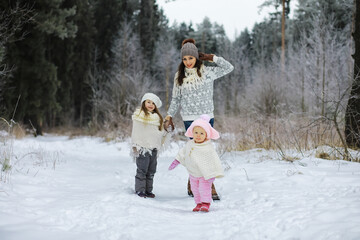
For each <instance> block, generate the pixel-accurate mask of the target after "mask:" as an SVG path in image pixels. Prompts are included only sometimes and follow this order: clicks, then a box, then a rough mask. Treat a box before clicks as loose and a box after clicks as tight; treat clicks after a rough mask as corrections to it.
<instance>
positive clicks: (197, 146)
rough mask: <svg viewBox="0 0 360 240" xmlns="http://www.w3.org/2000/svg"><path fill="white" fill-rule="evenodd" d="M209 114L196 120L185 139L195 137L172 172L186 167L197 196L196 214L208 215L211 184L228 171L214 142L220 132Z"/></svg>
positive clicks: (172, 166) (192, 189)
mask: <svg viewBox="0 0 360 240" xmlns="http://www.w3.org/2000/svg"><path fill="white" fill-rule="evenodd" d="M209 120H210V116H209V115H206V114H204V115H201V116H200V118H199V119H196V120H195V121H193V123H192V124H191V125H190V127H189V128H188V130H187V131H186V133H185V136H187V137H192V138H193V139H192V140H189V141H188V142H187V143H186V145H185V147H183V148H182V149H181V150H180V151H179V153H178V155H177V156H176V159H175V160H174V161H173V162H172V163H171V165H170V167H169V170H172V169H174V168H175V167H176V166H177V165H178V164H179V163H181V164H182V165H184V166H185V167H186V169H187V170H188V172H189V175H190V185H191V191H192V192H193V194H194V200H195V203H196V207H195V208H194V209H193V211H194V212H198V211H203V212H208V211H209V208H210V203H211V185H212V183H213V182H214V180H215V178H216V177H223V176H224V170H223V168H222V166H221V162H220V159H219V156H218V155H217V153H216V151H215V149H214V146H213V145H212V143H211V141H210V139H218V138H219V137H220V135H219V133H218V132H217V131H216V130H215V129H214V128H212V127H211V125H210V123H209Z"/></svg>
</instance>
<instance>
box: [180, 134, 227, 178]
mask: <svg viewBox="0 0 360 240" xmlns="http://www.w3.org/2000/svg"><path fill="white" fill-rule="evenodd" d="M176 159H177V160H178V161H179V162H180V163H181V165H183V166H184V167H186V169H187V170H188V172H189V174H190V175H192V176H194V177H204V178H205V179H206V180H207V179H210V178H213V177H217V178H219V177H223V176H224V170H223V168H222V166H221V162H220V158H219V156H218V154H217V153H216V151H215V148H214V146H213V145H212V142H211V140H208V141H205V142H203V143H195V142H194V140H190V141H188V142H187V143H186V144H185V146H184V147H183V148H182V149H180V151H179V153H178V154H177V155H176Z"/></svg>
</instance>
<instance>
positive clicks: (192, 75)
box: [173, 65, 204, 96]
mask: <svg viewBox="0 0 360 240" xmlns="http://www.w3.org/2000/svg"><path fill="white" fill-rule="evenodd" d="M200 73H201V77H199V75H198V74H197V68H185V77H184V79H183V84H182V85H181V86H180V85H179V82H178V81H177V78H178V73H176V88H174V91H173V95H175V96H178V95H179V94H181V91H182V90H185V89H186V90H190V89H194V90H196V89H198V88H199V86H201V85H203V84H204V78H203V75H204V65H201V67H200Z"/></svg>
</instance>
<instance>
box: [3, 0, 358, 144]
mask: <svg viewBox="0 0 360 240" xmlns="http://www.w3.org/2000/svg"><path fill="white" fill-rule="evenodd" d="M290 1H294V0H264V1H263V2H264V3H263V7H267V8H270V9H271V13H270V14H269V16H268V17H267V18H265V19H264V20H263V21H261V22H259V23H256V24H255V25H254V26H253V28H252V29H245V30H244V31H242V32H241V33H240V34H239V35H238V36H237V37H236V38H235V39H234V40H230V39H229V37H228V36H227V35H226V34H225V30H224V26H222V25H219V24H218V23H216V22H213V21H212V19H211V18H205V19H203V21H202V22H201V23H200V24H192V23H190V24H187V23H174V24H170V23H169V20H168V18H167V16H166V15H165V14H164V12H163V10H162V9H161V8H160V7H159V5H158V4H157V2H156V0H11V1H10V0H0V18H1V19H0V117H2V118H3V119H6V120H8V121H9V122H15V123H18V124H20V125H21V126H23V128H24V129H28V131H33V133H34V134H35V135H41V134H43V133H44V132H48V131H51V130H53V129H58V128H64V129H82V130H84V131H86V132H87V133H89V134H96V133H98V132H100V131H105V132H113V133H114V134H116V135H127V134H129V131H130V130H131V129H130V127H129V126H130V124H131V114H132V113H133V111H134V109H135V108H136V107H137V106H138V105H139V101H140V99H141V97H142V95H143V94H144V93H145V92H154V93H156V94H157V95H158V96H160V98H161V99H162V100H163V106H164V107H162V108H161V109H160V110H161V112H162V113H163V115H164V116H165V115H166V110H167V108H168V106H169V103H170V100H171V93H172V86H173V81H174V74H175V72H176V71H177V67H178V64H179V63H180V57H179V52H180V48H181V42H182V40H183V39H185V38H194V39H195V40H196V45H197V46H198V48H199V50H200V51H201V52H205V53H212V54H216V55H218V56H222V57H224V58H225V59H227V60H228V61H229V62H230V63H232V64H233V65H234V67H235V69H234V71H233V72H231V73H230V74H228V75H227V76H225V77H224V78H222V79H221V80H219V81H216V82H215V88H214V103H215V116H216V120H217V122H216V124H218V125H217V126H218V128H220V129H221V130H222V131H224V132H231V133H233V134H237V139H238V142H232V143H228V144H227V146H228V147H230V148H232V149H238V150H241V149H247V148H252V147H266V148H272V147H280V146H281V147H283V146H285V147H295V148H298V149H307V148H311V147H314V146H317V145H320V144H328V145H331V146H344V145H347V144H348V145H349V146H353V147H360V137H359V132H360V131H359V128H360V127H359V126H360V121H359V117H358V116H359V112H360V110H359V109H358V108H359V104H358V105H357V103H354V104H355V105H354V106H355V108H354V107H353V108H352V109H353V111H355V112H352V115H351V116H353V115H355V116H357V122H356V121H355V125H354V121H353V122H352V123H351V124H352V125H351V126H352V128H351V129H350V130H349V131H350V132H351V133H354V134H353V135H352V136H353V137H352V138H347V139H346V136H345V133H344V132H345V125H346V121H345V120H346V117H345V116H346V109H347V106H348V102H349V99H350V98H351V93H352V91H351V89H354V82H356V79H354V58H353V56H352V55H353V54H354V49H355V44H354V42H355V41H354V39H353V35H354V34H353V33H354V32H355V31H354V30H355V29H354V28H355V12H356V11H355V9H356V8H355V1H354V0H326V1H318V0H298V1H297V2H298V3H297V7H296V9H291V8H290ZM290 13H291V17H290ZM357 84H358V87H357V89H359V81H358V80H357ZM356 105H357V109H358V110H357V112H356ZM356 114H357V115H356ZM177 119H178V120H179V122H178V124H177V125H178V126H181V124H182V123H181V122H180V120H181V118H180V117H178V118H177ZM354 126H355V127H354ZM349 139H350V140H349ZM346 141H347V143H346Z"/></svg>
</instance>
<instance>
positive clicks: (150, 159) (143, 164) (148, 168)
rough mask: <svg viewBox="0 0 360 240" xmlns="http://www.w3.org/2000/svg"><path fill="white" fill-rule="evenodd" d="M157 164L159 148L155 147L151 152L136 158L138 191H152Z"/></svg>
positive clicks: (136, 186)
mask: <svg viewBox="0 0 360 240" xmlns="http://www.w3.org/2000/svg"><path fill="white" fill-rule="evenodd" d="M156 165H157V149H153V150H152V152H151V154H150V153H149V152H146V153H145V154H140V155H139V156H138V157H137V158H136V166H137V170H136V176H135V191H136V192H152V190H153V180H154V175H155V172H156Z"/></svg>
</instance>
